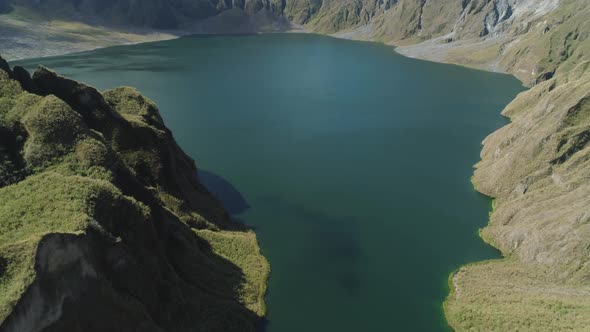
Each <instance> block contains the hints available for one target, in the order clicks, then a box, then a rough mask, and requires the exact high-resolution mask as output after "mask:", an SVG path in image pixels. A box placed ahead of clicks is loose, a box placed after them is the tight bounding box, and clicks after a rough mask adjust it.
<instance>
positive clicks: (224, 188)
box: [199, 170, 250, 217]
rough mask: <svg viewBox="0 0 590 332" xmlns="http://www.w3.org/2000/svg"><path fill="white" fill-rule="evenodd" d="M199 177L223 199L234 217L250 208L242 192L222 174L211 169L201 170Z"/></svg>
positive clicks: (211, 190) (224, 204) (222, 201)
mask: <svg viewBox="0 0 590 332" xmlns="http://www.w3.org/2000/svg"><path fill="white" fill-rule="evenodd" d="M199 179H200V181H201V183H202V184H203V185H204V186H205V187H206V188H207V189H209V191H210V192H211V193H213V195H215V197H217V199H219V200H221V203H222V204H223V206H224V207H225V209H226V210H227V212H229V214H230V215H231V216H232V217H235V216H236V215H238V214H241V213H244V212H246V211H247V210H248V209H250V205H248V202H247V201H246V199H245V198H244V196H243V195H242V193H240V192H239V191H238V189H236V187H234V185H233V184H231V183H230V182H229V181H227V180H226V179H224V178H222V177H221V176H219V175H217V174H214V173H212V172H209V171H204V170H199Z"/></svg>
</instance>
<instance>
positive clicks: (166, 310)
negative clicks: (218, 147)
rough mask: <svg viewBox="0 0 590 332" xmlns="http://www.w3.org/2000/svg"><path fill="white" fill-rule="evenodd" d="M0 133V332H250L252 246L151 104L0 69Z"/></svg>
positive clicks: (254, 311) (44, 72)
mask: <svg viewBox="0 0 590 332" xmlns="http://www.w3.org/2000/svg"><path fill="white" fill-rule="evenodd" d="M2 63H4V61H3V60H0V64H2ZM0 136H1V138H2V139H1V140H0V201H2V204H1V205H0V225H1V227H0V243H1V245H0V322H2V323H0V331H7V332H8V331H10V332H14V331H81V330H84V331H175V332H176V331H255V330H256V329H257V325H258V323H259V322H260V319H261V318H262V317H263V315H264V312H265V309H264V302H263V296H264V292H265V289H266V278H267V276H268V273H269V268H268V264H267V262H266V260H265V259H264V257H262V256H261V255H260V252H259V249H258V245H257V242H256V237H255V235H254V233H253V232H252V231H250V230H248V229H247V228H245V227H244V226H242V225H239V224H236V223H234V222H233V221H232V220H230V217H229V215H228V214H227V213H226V212H225V210H224V208H223V207H222V206H221V204H220V203H219V202H218V201H217V199H216V198H214V197H213V196H212V195H211V194H210V193H209V192H208V191H207V190H206V189H205V188H204V187H203V186H202V185H201V183H200V182H199V178H198V175H197V169H196V167H195V164H194V162H193V160H192V159H190V158H189V157H188V156H187V155H186V154H184V152H183V151H182V150H181V149H180V147H178V145H177V144H176V142H175V141H174V139H173V137H172V133H171V132H170V130H168V128H166V126H165V124H164V122H163V121H162V118H161V117H160V114H159V111H158V109H157V108H156V106H155V105H154V103H153V102H151V101H150V100H148V99H147V98H145V97H143V96H142V95H140V94H139V93H138V92H137V91H135V90H134V89H131V88H118V89H114V90H110V91H106V92H104V93H100V92H98V91H97V90H96V89H94V88H92V87H89V86H86V85H84V84H82V83H79V82H76V81H73V80H70V79H67V78H64V77H61V76H59V75H57V74H56V73H54V72H52V71H50V70H48V69H46V68H43V67H40V68H39V69H38V70H37V71H36V72H35V73H34V75H33V77H32V78H31V77H30V75H29V74H28V73H27V72H26V71H25V70H24V69H22V68H15V69H14V70H11V69H10V68H9V67H7V66H5V65H2V70H0ZM230 248H231V250H234V249H235V248H239V249H240V250H241V253H242V255H240V257H241V258H239V259H238V258H235V255H232V254H233V252H231V251H228V250H230ZM244 258H245V259H247V262H245V261H243V260H240V259H244Z"/></svg>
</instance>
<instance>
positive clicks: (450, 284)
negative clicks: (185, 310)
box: [7, 29, 530, 330]
mask: <svg viewBox="0 0 590 332" xmlns="http://www.w3.org/2000/svg"><path fill="white" fill-rule="evenodd" d="M155 33H156V34H159V33H160V32H159V31H157V32H155ZM283 33H287V34H288V33H300V34H315V35H319V36H325V37H331V38H336V39H343V40H349V41H357V42H369V43H376V44H382V45H384V46H388V47H391V49H392V51H393V52H395V53H397V54H399V55H401V56H404V57H406V58H411V59H416V60H420V61H427V62H431V63H439V64H446V65H453V66H459V67H462V68H467V69H471V70H481V71H486V72H490V73H496V74H502V75H510V76H513V77H515V78H517V79H519V81H521V82H522V83H523V86H525V87H527V86H526V84H525V83H524V81H523V80H522V79H520V78H518V77H517V76H516V75H514V74H512V73H509V72H506V71H498V70H488V69H486V68H485V67H478V66H471V65H468V64H461V63H457V62H447V61H437V60H433V59H430V58H423V57H420V56H413V55H411V53H408V52H403V51H402V49H404V48H406V47H408V46H399V45H396V44H395V43H390V42H384V41H380V40H375V39H369V38H354V37H352V35H348V34H341V35H339V34H338V33H337V34H322V33H316V32H311V31H308V30H305V29H290V30H284V31H260V32H246V31H243V32H234V33H231V34H233V35H237V36H238V35H243V36H246V35H263V34H283ZM216 35H217V36H220V35H221V36H222V35H228V33H192V32H189V31H183V32H181V33H178V34H173V35H172V34H171V35H166V37H164V38H158V39H146V40H141V41H137V42H127V43H117V44H113V45H107V46H97V47H93V48H87V49H80V50H77V51H73V52H68V51H66V52H61V53H60V52H56V53H52V54H47V55H43V56H40V57H22V58H18V59H14V58H8V59H7V60H8V61H9V62H19V61H24V60H32V59H44V58H50V57H58V56H67V55H73V54H79V53H84V52H90V51H96V50H100V49H105V48H109V47H118V46H132V45H139V44H147V43H156V42H162V41H168V40H176V39H180V38H183V37H191V36H216ZM409 47H415V45H409ZM529 88H530V87H527V90H525V91H528V89H529ZM502 127H503V126H502ZM502 127H500V128H502ZM500 128H498V129H500ZM498 129H497V130H498ZM497 130H496V131H497ZM494 132H495V131H494ZM492 133H493V132H490V133H489V134H488V135H490V134H492ZM480 160H481V159H480ZM472 185H473V188H474V190H475V191H476V192H478V193H480V194H482V195H484V196H486V197H487V198H488V199H490V200H491V202H492V208H491V210H490V211H489V214H490V215H491V214H493V213H494V212H495V204H494V201H495V198H494V197H491V196H488V195H486V194H484V193H483V192H481V191H479V190H478V189H477V185H476V184H475V183H474V182H473V181H472ZM490 220H491V219H490V218H488V222H487V223H486V225H485V226H484V228H485V227H487V226H488V225H489V223H490ZM482 229H483V228H480V229H479V231H478V236H479V237H480V239H481V240H482V241H483V242H484V243H485V244H487V245H490V246H492V247H493V248H494V249H496V250H498V251H499V254H500V257H498V258H493V259H487V260H482V261H474V262H470V263H467V264H463V265H461V266H460V267H458V268H457V269H455V270H454V271H452V272H450V273H449V275H448V277H447V283H448V287H449V292H448V295H447V297H446V298H445V299H444V301H443V302H442V303H441V305H442V311H443V316H444V319H445V321H446V323H447V324H448V326H449V327H450V329H451V330H456V328H455V327H454V326H456V325H455V324H453V323H452V320H451V319H450V317H451V316H450V315H449V313H448V306H449V301H450V300H452V297H453V296H454V295H455V294H456V293H457V288H456V283H455V279H456V277H457V275H458V274H459V273H460V272H461V270H462V269H464V268H466V267H469V266H474V265H479V264H486V263H488V262H493V261H497V260H503V259H505V258H506V256H504V255H503V254H502V252H501V251H500V249H499V248H498V247H497V246H496V245H494V244H492V243H491V241H488V240H487V239H486V238H484V237H483V236H482ZM268 277H270V274H269V276H268ZM266 287H268V283H266ZM266 291H267V290H266V289H265V292H264V293H266ZM264 293H263V294H264ZM263 297H264V295H263ZM263 303H265V302H264V301H263Z"/></svg>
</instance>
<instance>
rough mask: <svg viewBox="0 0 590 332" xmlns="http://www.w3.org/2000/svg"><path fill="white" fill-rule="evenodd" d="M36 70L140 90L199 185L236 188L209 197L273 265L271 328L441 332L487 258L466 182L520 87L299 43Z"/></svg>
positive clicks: (137, 54)
mask: <svg viewBox="0 0 590 332" xmlns="http://www.w3.org/2000/svg"><path fill="white" fill-rule="evenodd" d="M39 62H41V63H43V64H45V65H46V66H49V67H50V68H53V69H55V70H57V71H58V72H59V73H61V74H63V75H65V76H69V77H72V78H74V79H77V80H81V81H84V82H86V83H89V84H91V85H93V86H96V87H97V88H100V89H106V88H112V87H115V86H120V85H130V86H135V87H137V88H138V89H139V90H140V91H141V92H143V93H144V94H146V95H147V96H149V97H150V98H152V99H153V100H155V101H156V102H157V104H158V106H159V107H160V109H161V112H162V115H163V117H164V118H165V120H166V123H167V125H168V126H169V127H170V128H171V129H172V130H173V132H174V135H175V137H176V139H177V140H178V142H179V143H180V145H181V146H182V147H183V148H184V149H185V151H187V153H189V154H190V155H191V156H192V157H194V158H195V159H196V160H197V165H198V166H199V168H200V169H203V170H207V172H210V173H203V178H204V180H205V182H207V183H208V184H209V185H210V186H211V188H212V190H213V191H219V190H220V187H221V184H224V183H225V184H227V183H231V185H233V186H234V187H235V189H236V190H237V191H238V192H239V194H238V195H237V196H236V193H233V195H228V192H227V190H221V192H220V194H221V195H223V196H225V197H224V198H225V199H226V201H227V203H228V207H230V208H231V210H232V212H233V213H234V215H235V216H236V217H237V218H239V219H241V220H243V221H244V222H246V223H247V224H249V225H251V226H253V227H254V228H255V229H256V231H257V234H258V237H259V240H260V244H261V247H262V250H263V252H264V254H265V255H266V256H267V257H268V258H269V260H270V262H271V265H272V278H271V280H270V288H269V293H268V296H267V300H268V309H269V312H268V319H269V323H268V326H267V330H268V331H271V332H290V331H297V332H299V331H312V332H313V331H341V332H345V331H445V330H447V329H448V328H447V326H446V323H445V321H444V317H443V313H442V301H443V300H444V298H445V296H446V295H447V292H448V289H447V276H448V274H449V273H450V272H451V271H453V270H454V269H456V268H457V267H459V266H460V265H461V264H464V263H466V262H471V261H475V260H481V259H486V258H492V257H497V256H498V253H497V252H496V251H495V250H494V249H493V248H491V247H488V246H487V245H485V244H484V243H483V242H482V241H481V240H480V239H479V238H478V237H477V230H478V228H481V227H483V226H484V225H485V223H486V222H487V214H488V210H489V200H488V199H486V198H485V197H483V196H481V195H479V194H478V193H476V192H475V191H474V190H473V188H472V186H471V183H470V176H471V174H472V171H473V169H472V165H473V164H475V163H476V162H477V161H478V159H479V157H478V156H479V151H480V148H481V146H480V142H481V141H482V139H483V138H485V136H487V135H488V134H489V133H491V132H492V131H494V130H495V129H497V128H499V127H500V126H501V125H503V124H505V123H506V120H505V119H503V118H502V117H501V116H500V114H499V113H500V111H501V110H502V108H503V107H504V106H505V105H506V104H507V103H508V102H509V101H510V100H511V99H513V97H514V96H515V94H516V93H518V92H519V91H521V90H522V87H521V86H520V84H519V83H518V82H517V81H516V80H515V79H513V78H510V77H508V76H504V75H498V74H491V73H485V72H480V71H474V70H469V69H465V68H460V67H456V66H450V65H441V64H434V63H428V62H423V61H418V60H413V59H408V58H404V57H402V56H399V55H396V54H394V53H393V51H392V49H391V48H389V47H386V46H383V45H378V44H371V43H360V42H351V41H343V40H338V39H332V38H328V37H320V36H313V35H297V34H288V35H260V36H217V37H189V38H182V39H179V40H174V41H166V42H159V43H152V44H143V45H135V46H125V47H114V48H109V49H103V50H98V51H93V52H86V53H82V54H76V55H70V56H63V57H58V58H48V59H42V60H29V61H26V62H24V64H25V65H26V66H27V67H29V68H31V67H33V66H34V65H36V64H37V63H39ZM21 64H23V63H21ZM226 182H227V183H226ZM240 195H241V197H240Z"/></svg>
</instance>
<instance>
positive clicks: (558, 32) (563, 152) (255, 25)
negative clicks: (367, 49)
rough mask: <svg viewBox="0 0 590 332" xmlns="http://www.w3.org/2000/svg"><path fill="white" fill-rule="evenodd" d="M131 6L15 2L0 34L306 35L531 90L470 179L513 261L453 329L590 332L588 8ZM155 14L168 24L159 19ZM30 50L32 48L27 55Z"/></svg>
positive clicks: (2, 44) (465, 307) (496, 241)
mask: <svg viewBox="0 0 590 332" xmlns="http://www.w3.org/2000/svg"><path fill="white" fill-rule="evenodd" d="M132 2H133V1H131V0H118V1H112V2H109V3H110V4H109V5H100V3H102V2H100V1H99V0H85V1H67V0H63V1H57V0H55V1H48V2H47V3H42V4H40V5H39V4H33V3H32V2H29V1H25V0H13V1H9V4H12V6H13V8H16V11H20V12H21V13H27V14H26V15H24V14H23V15H20V16H19V15H16V14H14V12H15V11H14V10H13V11H12V12H11V11H10V10H9V9H7V8H5V9H4V12H5V14H4V15H2V16H0V26H4V25H5V24H7V23H6V22H9V23H10V22H13V23H10V24H13V25H18V24H24V25H26V24H27V23H26V22H27V21H26V20H30V17H33V16H35V15H41V14H40V13H41V12H43V13H44V14H43V15H41V16H42V19H44V20H47V22H70V24H74V23H71V22H73V21H76V22H78V23H75V24H84V25H85V26H86V25H87V26H92V27H93V28H95V29H101V30H108V31H111V30H113V31H118V32H117V33H120V32H121V31H126V30H123V28H120V26H122V24H123V23H126V24H127V25H125V29H142V30H141V31H157V32H158V33H162V31H171V32H169V33H167V35H180V34H184V33H193V32H197V33H228V32H258V31H285V30H290V29H305V30H306V31H310V32H316V33H322V34H330V35H334V36H337V37H341V38H351V39H359V40H372V41H379V42H384V43H387V44H391V45H395V46H397V51H398V52H400V53H402V54H405V55H407V56H411V57H416V58H421V59H427V60H432V61H438V62H446V63H454V64H460V65H465V66H470V67H475V68H481V69H486V70H492V71H499V72H507V73H510V74H512V75H514V76H516V77H517V78H518V79H520V80H521V81H522V82H523V83H524V84H525V85H526V86H528V87H530V89H529V90H528V91H526V92H523V93H521V94H520V95H519V96H518V97H517V98H516V99H515V100H514V101H513V102H512V103H511V104H510V105H509V106H508V107H507V108H506V109H505V110H504V111H503V114H504V115H506V116H507V117H509V118H510V119H511V123H510V124H509V125H507V126H505V127H504V128H502V129H500V130H498V131H497V132H495V133H493V134H491V135H490V136H489V137H488V138H486V140H485V141H484V146H483V151H482V153H481V157H482V160H481V162H480V163H478V164H477V166H476V171H475V175H474V177H473V182H474V185H475V186H476V188H477V189H478V190H479V191H480V192H482V193H484V194H486V195H488V196H491V197H493V198H495V203H494V206H495V209H494V211H493V213H492V214H491V220H490V224H489V226H488V227H486V228H485V229H483V230H482V231H481V235H482V237H483V238H484V239H485V240H486V241H488V242H489V243H491V244H492V245H494V246H495V247H497V248H498V249H500V250H501V252H502V254H503V255H504V258H503V259H499V260H493V261H487V262H480V263H476V264H471V265H469V266H465V267H462V268H461V269H459V271H458V272H457V273H456V274H455V275H454V276H453V277H452V282H453V285H452V288H453V289H452V293H451V295H450V296H449V298H448V300H447V302H446V303H445V311H446V315H447V318H448V321H449V323H450V324H451V326H452V327H453V328H454V329H455V330H457V331H516V330H518V331H564V330H572V331H573V330H575V331H582V330H587V329H588V326H590V265H589V258H590V246H589V243H590V208H589V207H590V182H589V181H588V180H589V179H590V70H589V67H590V61H589V60H590V59H589V57H590V41H589V38H588V37H589V35H590V6H589V3H588V1H587V0H397V1H396V0H323V1H322V0H299V1H297V0H234V1H224V0H210V1H209V0H207V1H205V0H184V1H167V0H150V1H144V2H142V4H141V5H137V4H136V5H135V7H134V6H131V5H130V4H131V3H132ZM52 6H58V7H59V8H60V10H59V11H57V12H59V14H52V13H51V11H48V9H52V8H54V7H52ZM154 8H158V11H157V12H158V15H152V14H150V13H153V12H154V11H153V9H154ZM48 12H49V14H48ZM11 13H12V14H11ZM20 17H25V18H22V19H21V18H20ZM9 20H16V22H19V23H14V21H9ZM20 22H25V23H20ZM97 26H99V27H100V28H96V27H97ZM62 30H64V29H62ZM64 31H65V30H64ZM179 31H181V32H179ZM21 33H23V34H25V35H27V31H24V30H23V31H21ZM60 33H61V32H60ZM109 35H110V33H105V36H109ZM68 36H69V35H68ZM76 36H78V34H76ZM70 37H71V36H70ZM18 38H20V37H18ZM30 38H32V39H34V38H35V36H30ZM80 38H82V37H80ZM104 38H107V37H104ZM82 39H83V38H82ZM67 43H70V44H72V45H82V46H80V48H81V49H82V48H85V47H86V45H87V44H84V43H81V44H80V43H79V41H78V40H75V39H74V40H71V41H67ZM114 43H118V41H115V42H114ZM90 44H92V43H90ZM28 46H31V47H34V46H33V45H20V46H19V47H21V48H22V49H23V50H26V49H27V47H28ZM88 48H90V46H88ZM0 50H2V52H4V53H8V54H12V55H13V56H14V57H17V56H19V55H21V54H22V53H19V52H12V53H11V50H13V48H11V44H10V43H7V42H6V41H5V39H0ZM6 50H7V51H6ZM32 54H35V53H32ZM35 55H39V54H35Z"/></svg>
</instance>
